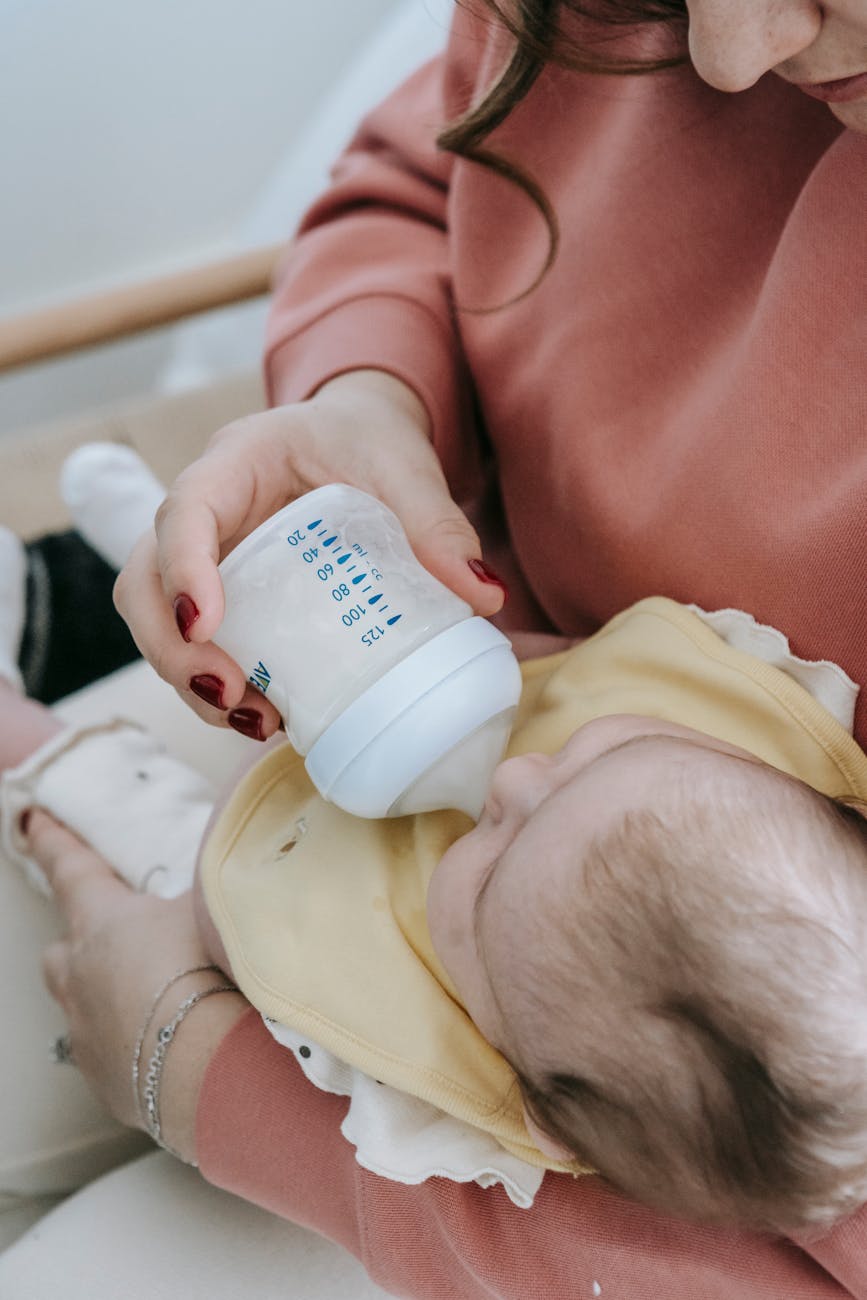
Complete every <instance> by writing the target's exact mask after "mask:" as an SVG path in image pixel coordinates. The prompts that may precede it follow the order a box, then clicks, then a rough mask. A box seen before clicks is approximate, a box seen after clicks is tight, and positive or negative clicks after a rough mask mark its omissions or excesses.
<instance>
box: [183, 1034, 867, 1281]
mask: <svg viewBox="0 0 867 1300" xmlns="http://www.w3.org/2000/svg"><path fill="white" fill-rule="evenodd" d="M347 1104H348V1103H347V1101H346V1099H345V1098H340V1097H334V1096H331V1095H329V1094H326V1093H323V1092H320V1091H318V1089H316V1088H315V1087H314V1086H313V1085H312V1084H311V1083H310V1082H309V1081H308V1080H307V1079H306V1078H305V1076H304V1074H303V1072H302V1071H301V1069H300V1067H299V1066H298V1064H297V1062H296V1060H295V1058H294V1057H293V1055H292V1054H291V1053H290V1052H288V1051H286V1050H285V1049H284V1048H282V1047H280V1046H279V1045H278V1044H277V1043H276V1042H275V1041H274V1039H273V1038H272V1037H271V1035H270V1034H269V1033H268V1032H267V1030H266V1029H265V1027H264V1025H263V1024H262V1022H261V1019H260V1017H259V1016H258V1014H257V1013H256V1012H255V1011H250V1012H248V1014H247V1015H245V1016H244V1017H242V1019H241V1020H240V1021H239V1022H238V1023H237V1025H236V1026H235V1027H234V1028H233V1029H232V1030H231V1031H230V1032H229V1034H227V1036H226V1037H225V1038H224V1039H223V1042H222V1043H221V1044H220V1046H219V1047H218V1049H217V1051H216V1053H215V1055H214V1058H213V1060H212V1061H211V1063H210V1066H209V1067H208V1070H207V1072H206V1075H205V1080H204V1083H203V1085H202V1089H201V1093H200V1097H199V1104H198V1114H197V1132H196V1137H197V1149H198V1156H199V1163H200V1168H201V1171H202V1174H203V1175H204V1177H205V1178H207V1179H208V1181H209V1182H211V1183H214V1184H215V1185H216V1186H218V1187H223V1188H225V1189H226V1190H228V1191H231V1192H234V1193H235V1194H237V1195H238V1196H241V1197H243V1198H244V1199H245V1200H248V1201H251V1202H253V1203H255V1204H257V1205H260V1206H263V1207H264V1208H265V1209H267V1210H270V1211H271V1212H273V1213H274V1214H277V1215H280V1216H281V1217H283V1218H286V1219H291V1220H292V1221H293V1222H295V1223H299V1224H302V1225H303V1226H306V1227H308V1228H312V1229H314V1230H315V1231H317V1232H319V1233H321V1234H322V1235H324V1236H327V1237H329V1238H331V1239H332V1240H333V1241H336V1242H339V1243H340V1244H341V1245H342V1246H344V1247H345V1248H346V1249H347V1250H349V1251H351V1252H352V1253H353V1254H354V1255H356V1256H357V1257H358V1258H359V1259H360V1260H361V1262H362V1263H363V1264H364V1266H365V1268H366V1269H367V1271H368V1273H369V1274H370V1276H371V1277H372V1278H373V1279H374V1281H376V1282H377V1283H378V1284H379V1285H380V1286H382V1287H383V1288H384V1289H385V1290H386V1291H389V1292H391V1293H392V1294H395V1295H401V1296H406V1297H408V1300H550V1297H552V1296H555V1297H557V1300H585V1297H587V1298H589V1297H594V1296H596V1297H601V1300H606V1297H608V1296H611V1297H614V1296H621V1297H627V1298H628V1300H635V1298H636V1297H646V1296H665V1297H666V1300H696V1297H698V1296H701V1297H702V1300H732V1297H735V1296H736V1297H737V1298H738V1300H780V1297H782V1296H785V1297H786V1298H787V1300H845V1297H855V1298H856V1300H867V1258H865V1251H864V1249H863V1247H864V1227H863V1225H862V1222H861V1220H860V1219H859V1218H858V1217H856V1218H855V1219H853V1220H851V1221H850V1223H849V1224H848V1225H844V1229H843V1230H838V1232H837V1234H832V1238H826V1239H825V1244H824V1245H823V1243H820V1242H817V1243H814V1244H813V1245H812V1246H810V1247H809V1248H801V1247H799V1246H798V1245H796V1244H794V1243H793V1242H790V1241H782V1240H780V1241H773V1240H770V1239H767V1238H763V1237H760V1236H757V1235H753V1234H749V1233H740V1232H736V1231H733V1230H723V1229H714V1228H704V1227H697V1226H695V1225H691V1224H687V1223H682V1222H678V1221H676V1220H674V1219H668V1218H665V1217H664V1216H662V1215H659V1214H656V1213H654V1212H653V1211H652V1210H648V1209H645V1208H643V1207H641V1206H638V1205H635V1204H633V1203H631V1202H629V1201H626V1200H625V1199H624V1198H623V1197H621V1196H619V1195H617V1193H615V1192H613V1191H612V1190H611V1189H610V1188H607V1187H606V1186H605V1185H604V1184H603V1183H602V1181H601V1180H600V1179H597V1178H578V1179H574V1178H572V1177H571V1176H569V1175H566V1174H548V1175H546V1177H545V1179H544V1181H543V1183H542V1187H541V1189H540V1191H539V1193H538V1194H537V1196H536V1200H535V1203H534V1205H533V1206H532V1208H531V1209H529V1210H521V1209H518V1208H517V1207H516V1206H515V1205H513V1204H512V1202H511V1201H510V1200H509V1199H508V1197H507V1196H506V1194H505V1193H504V1192H503V1190H502V1188H490V1189H488V1190H483V1189H482V1188H480V1187H478V1186H477V1185H476V1184H475V1183H470V1184H457V1183H453V1182H449V1181H447V1180H445V1179H439V1178H433V1179H429V1180H428V1181H427V1182H425V1183H422V1184H420V1185H414V1186H405V1185H404V1184H402V1183H396V1182H392V1181H390V1180H387V1179H384V1178H381V1177H378V1176H377V1175H375V1174H372V1173H370V1172H368V1171H367V1170H365V1169H363V1168H361V1166H359V1165H358V1164H357V1162H356V1161H355V1158H354V1150H353V1148H352V1147H351V1146H350V1144H349V1143H348V1142H347V1141H346V1139H345V1138H344V1137H343V1136H342V1135H341V1133H340V1124H341V1121H342V1119H343V1116H344V1115H345V1113H346V1108H347Z"/></svg>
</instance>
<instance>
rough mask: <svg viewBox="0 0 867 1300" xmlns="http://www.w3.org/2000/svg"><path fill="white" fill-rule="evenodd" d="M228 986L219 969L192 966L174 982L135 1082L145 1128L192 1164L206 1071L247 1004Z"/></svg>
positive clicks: (161, 1001) (160, 1005) (157, 1014)
mask: <svg viewBox="0 0 867 1300" xmlns="http://www.w3.org/2000/svg"><path fill="white" fill-rule="evenodd" d="M227 985H228V981H227V980H226V979H225V977H224V976H223V975H222V974H221V972H219V971H212V972H210V973H207V972H204V971H191V972H190V973H189V974H188V975H185V976H183V977H182V978H181V979H179V980H176V981H174V982H173V983H172V985H171V992H170V993H168V992H167V993H166V995H165V996H164V997H161V998H160V999H159V1003H158V1005H157V1007H156V1009H155V1012H154V1014H153V1017H152V1020H151V1023H150V1024H149V1025H148V1027H147V1030H146V1032H145V1035H144V1038H143V1040H142V1041H141V1047H140V1050H139V1055H140V1061H141V1065H140V1068H139V1070H138V1074H139V1078H138V1080H137V1085H136V1086H137V1088H138V1093H139V1099H140V1100H141V1103H142V1106H141V1113H142V1118H143V1121H144V1124H145V1127H147V1128H148V1129H149V1131H150V1132H151V1134H152V1135H156V1136H158V1140H159V1141H160V1143H161V1144H162V1145H163V1146H165V1147H167V1148H169V1149H170V1150H171V1151H173V1152H175V1153H176V1154H177V1155H179V1156H180V1157H181V1159H183V1160H186V1161H187V1162H188V1163H190V1164H194V1163H195V1162H196V1144H195V1128H196V1106H197V1104H198V1098H199V1091H200V1089H201V1086H202V1082H203V1080H204V1077H205V1072H206V1070H207V1068H208V1064H209V1063H210V1060H211V1057H212V1056H213V1054H214V1052H215V1051H216V1049H217V1047H218V1046H219V1044H220V1042H221V1041H222V1039H223V1037H224V1036H225V1035H226V1034H227V1033H228V1032H229V1030H230V1029H232V1027H233V1026H234V1025H235V1024H236V1023H237V1021H238V1020H239V1019H240V1018H241V1016H242V1015H243V1014H244V1012H245V1011H246V1010H247V1007H248V1005H249V1004H248V1003H247V1001H246V999H245V998H244V997H243V995H242V994H240V993H238V992H236V991H235V990H234V989H233V988H230V989H229V990H228V991H226V986H227ZM212 990H219V996H212V994H211V991H212ZM167 1027H168V1028H169V1029H170V1030H171V1037H170V1039H169V1041H168V1042H166V1041H165V1030H166V1028H167ZM161 1030H162V1031H163V1040H162V1041H161V1038H160V1031H161ZM149 1093H150V1096H148V1094H149ZM154 1121H156V1133H155V1131H154Z"/></svg>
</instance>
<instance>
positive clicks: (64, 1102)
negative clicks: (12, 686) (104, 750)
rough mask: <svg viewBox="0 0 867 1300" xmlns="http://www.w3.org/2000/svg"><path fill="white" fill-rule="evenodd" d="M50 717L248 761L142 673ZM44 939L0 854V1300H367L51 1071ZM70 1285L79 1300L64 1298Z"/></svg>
mask: <svg viewBox="0 0 867 1300" xmlns="http://www.w3.org/2000/svg"><path fill="white" fill-rule="evenodd" d="M58 711H59V712H60V713H61V714H62V715H63V716H64V717H65V718H66V719H67V720H68V721H70V722H74V723H82V722H87V721H94V720H97V719H101V718H107V717H110V716H116V715H119V714H120V715H123V716H127V717H131V718H132V719H134V720H137V721H140V722H143V723H146V725H148V726H149V727H150V729H151V730H152V731H154V732H155V733H156V734H157V735H158V736H159V737H160V738H161V739H162V740H164V741H165V742H166V744H167V745H168V747H169V748H170V749H171V750H172V752H173V753H175V754H177V755H178V756H179V757H181V758H183V759H185V760H186V761H187V762H189V763H191V764H192V765H193V766H196V767H198V768H200V770H203V771H204V772H205V773H206V774H207V775H208V776H210V777H211V778H213V779H214V780H215V781H220V780H223V779H225V778H226V777H227V776H228V775H229V774H231V772H232V771H233V770H234V769H235V768H236V766H237V764H238V761H239V758H242V757H243V756H244V755H249V753H250V742H245V741H243V740H242V739H241V738H240V737H238V736H236V735H235V734H234V733H233V732H219V733H217V732H214V731H213V730H212V729H208V728H206V727H205V726H204V724H203V723H201V722H200V721H199V720H198V719H197V718H196V717H195V716H194V715H193V714H192V713H191V712H190V711H189V710H188V709H186V708H185V707H184V706H183V705H182V704H181V703H180V701H179V700H178V699H177V697H176V695H175V694H174V692H173V691H172V690H170V689H169V688H168V687H166V686H165V685H164V684H163V683H162V682H159V681H158V679H156V678H155V677H154V675H153V674H152V672H151V671H150V669H148V668H146V667H145V666H144V665H141V664H137V665H133V666H132V667H130V668H127V669H124V670H122V671H121V672H120V673H118V674H115V676H114V677H113V678H110V679H108V680H107V681H105V682H101V683H99V684H97V685H96V686H94V687H91V688H88V689H87V690H86V691H82V692H80V693H79V694H78V695H76V696H74V697H72V698H71V699H70V700H68V701H64V703H63V704H62V705H61V706H60V707H59V710H58ZM58 934H59V924H58V919H57V915H56V913H55V910H54V907H53V905H52V903H51V901H50V900H48V899H45V898H43V897H41V896H40V895H38V894H36V893H34V891H33V890H32V889H31V888H30V887H29V886H28V885H27V884H26V882H25V880H24V878H23V876H22V875H21V873H20V872H19V870H18V869H17V868H16V867H14V866H12V865H11V864H10V863H9V862H7V861H6V860H5V859H4V858H2V857H0V1041H2V1044H3V1048H2V1055H3V1062H4V1065H3V1068H2V1070H0V1251H2V1250H3V1248H4V1247H9V1249H6V1250H5V1251H4V1253H3V1254H2V1255H0V1300H5V1298H6V1297H7V1296H8V1297H10V1300H11V1297H13V1296H14V1297H15V1300H24V1298H25V1297H31V1296H32V1297H42V1296H45V1297H49V1296H50V1297H52V1300H53V1297H54V1296H56V1295H58V1294H61V1293H62V1294H65V1295H76V1294H81V1295H85V1294H86V1295H87V1296H88V1297H93V1298H94V1300H98V1297H99V1296H101V1295H104V1296H106V1297H109V1296H110V1297H112V1300H113V1298H114V1297H115V1296H117V1295H121V1294H122V1295H124V1297H126V1298H128V1300H136V1298H137V1297H138V1296H139V1295H141V1296H142V1298H144V1297H145V1296H147V1297H148V1300H151V1298H152V1297H154V1296H157V1295H161V1294H165V1295H167V1296H168V1295H172V1296H174V1295H190V1296H195V1295H197V1294H199V1293H201V1294H202V1295H203V1296H204V1295H207V1296H208V1297H209V1300H219V1297H220V1296H222V1295H224V1294H225V1295H226V1296H227V1297H228V1296H230V1295H231V1296H232V1297H234V1296H235V1295H237V1294H238V1292H239V1289H240V1288H241V1287H244V1288H247V1287H248V1286H250V1284H251V1283H252V1287H251V1289H252V1290H253V1291H254V1292H255V1294H257V1295H260V1296H262V1297H264V1298H267V1297H268V1296H270V1295H272V1294H273V1295H274V1296H277V1295H280V1296H281V1297H285V1296H290V1295H293V1294H297V1295H298V1296H304V1297H310V1300H313V1298H314V1297H315V1300H332V1298H333V1300H338V1297H340V1300H343V1298H344V1297H348V1296H351V1297H353V1300H364V1298H365V1297H367V1296H368V1295H369V1296H371V1297H373V1296H380V1295H382V1294H383V1293H382V1292H380V1291H379V1290H378V1289H377V1288H374V1287H372V1284H369V1283H368V1282H367V1280H366V1279H365V1277H364V1274H363V1271H362V1270H361V1268H360V1266H359V1265H358V1264H357V1263H356V1262H355V1261H354V1260H352V1259H351V1258H350V1257H349V1256H348V1255H346V1254H345V1253H344V1252H343V1251H342V1250H340V1249H339V1248H338V1247H336V1246H333V1245H331V1244H330V1243H328V1242H325V1241H322V1240H320V1239H319V1238H316V1237H314V1236H313V1235H312V1234H310V1233H308V1232H305V1231H303V1230H301V1229H298V1228H295V1227H294V1225H290V1224H287V1223H285V1222H284V1221H283V1220H281V1219H278V1218H275V1217H274V1216H272V1215H269V1214H267V1213H265V1212H264V1211H262V1210H259V1209H256V1208H254V1207H253V1206H250V1205H247V1204H245V1203H244V1202H242V1201H239V1200H237V1199H236V1198H235V1197H232V1196H229V1195H228V1194H227V1193H225V1192H221V1191H218V1190H216V1189H215V1188H213V1187H211V1186H209V1185H208V1184H207V1183H205V1182H204V1180H203V1179H202V1178H201V1177H200V1176H199V1175H198V1173H197V1172H196V1171H195V1170H191V1169H188V1168H187V1167H186V1166H184V1165H181V1164H179V1163H178V1162H177V1161H175V1160H173V1159H172V1158H171V1157H169V1156H167V1155H165V1154H164V1153H162V1152H159V1153H154V1152H152V1153H151V1154H150V1155H147V1156H144V1157H143V1158H140V1159H134V1157H137V1156H141V1153H142V1152H143V1151H148V1149H149V1143H148V1142H147V1140H146V1139H145V1138H144V1137H143V1136H142V1135H141V1134H139V1133H133V1132H130V1131H129V1130H127V1129H123V1128H121V1127H120V1126H119V1125H118V1124H116V1123H115V1121H114V1120H112V1119H111V1118H110V1117H109V1116H108V1115H106V1114H105V1112H104V1111H103V1110H102V1109H101V1108H100V1107H99V1105H98V1104H97V1103H96V1101H95V1100H94V1099H93V1098H92V1097H91V1095H90V1093H89V1092H88V1090H87V1088H86V1087H85V1085H84V1083H83V1081H82V1079H81V1077H80V1076H79V1075H78V1073H77V1071H76V1070H75V1069H74V1067H72V1066H70V1065H58V1064H55V1063H54V1062H53V1060H52V1059H51V1052H50V1049H51V1044H52V1043H53V1041H54V1039H55V1038H56V1037H57V1036H58V1035H60V1034H62V1033H63V1032H64V1029H65V1025H64V1020H63V1014H62V1012H61V1011H60V1009H59V1008H58V1007H57V1006H56V1005H55V1004H54V1003H53V1002H52V1000H51V999H50V998H49V996H48V994H47V992H46V991H45V989H44V987H43V983H42V975H41V959H42V951H43V949H44V948H45V946H46V944H48V943H50V942H51V941H52V939H54V938H56V937H57V936H58ZM118 1166H123V1167H122V1168H119V1167H118ZM107 1171H113V1172H107ZM103 1174H106V1175H107V1176H106V1177H100V1175H103ZM92 1180H97V1181H92ZM84 1184H89V1185H88V1186H86V1187H85V1186H84ZM77 1188H82V1190H80V1191H77V1192H76V1189H77ZM71 1192H76V1194H75V1195H72V1196H69V1195H68V1194H69V1193H71ZM62 1197H68V1199H65V1200H63V1201H62V1203H61V1204H60V1205H58V1206H57V1208H53V1209H52V1206H54V1205H55V1202H56V1201H57V1200H58V1199H59V1198H62ZM46 1210H49V1211H50V1212H49V1213H48V1214H47V1215H45V1217H40V1216H41V1215H42V1214H43V1213H44V1212H45V1211H46ZM31 1224H33V1225H34V1226H32V1227H30V1225H31ZM28 1228H29V1230H28ZM22 1232H23V1234H24V1235H23V1236H21V1235H20V1234H21V1233H22ZM19 1236H20V1240H18V1241H15V1239H16V1237H19ZM12 1242H15V1244H14V1245H11V1243H12ZM112 1270H114V1272H112ZM73 1279H74V1284H75V1286H77V1287H78V1288H79V1289H78V1291H76V1290H72V1291H70V1286H71V1285H73ZM195 1279H200V1282H199V1284H198V1285H199V1287H200V1290H196V1289H195V1286H196V1285H197V1284H196V1282H195ZM133 1284H134V1285H135V1286H139V1287H140V1290H134V1289H131V1288H132V1285H133ZM221 1286H222V1287H224V1290H222V1291H221V1290H220V1287H221Z"/></svg>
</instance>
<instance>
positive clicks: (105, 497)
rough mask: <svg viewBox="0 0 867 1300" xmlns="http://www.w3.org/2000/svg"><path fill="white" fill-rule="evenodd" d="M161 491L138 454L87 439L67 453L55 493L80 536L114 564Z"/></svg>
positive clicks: (148, 522)
mask: <svg viewBox="0 0 867 1300" xmlns="http://www.w3.org/2000/svg"><path fill="white" fill-rule="evenodd" d="M165 494H166V490H165V488H164V487H163V485H162V483H160V481H159V480H158V479H157V478H156V477H155V476H154V474H153V473H152V472H151V470H150V469H149V468H148V466H147V465H146V464H145V462H144V461H143V460H142V458H141V456H139V455H138V453H137V452H134V451H133V449H132V447H126V446H124V445H123V444H122V443H117V442H89V443H86V444H85V445H84V446H83V447H77V448H76V450H75V451H74V452H72V454H71V455H70V456H67V458H66V461H65V463H64V465H63V469H62V470H61V472H60V495H61V496H62V497H63V500H64V501H65V503H66V506H67V508H68V510H69V513H70V515H71V516H72V521H73V523H74V524H75V527H76V528H77V529H78V531H79V533H81V536H82V537H83V538H84V539H85V540H86V541H87V542H89V544H90V545H91V546H92V547H93V549H94V550H95V551H96V553H97V554H98V555H101V556H102V558H103V559H104V560H105V561H106V563H107V564H110V565H111V567H112V568H113V569H117V570H120V569H122V568H123V566H124V565H125V564H126V562H127V560H128V559H129V553H130V551H131V550H132V548H133V546H134V545H135V543H136V542H137V541H138V539H139V537H141V535H142V533H143V532H145V531H146V530H147V529H149V528H150V527H151V526H152V524H153V521H154V515H155V514H156V511H157V507H158V506H159V504H160V502H161V501H162V499H163V497H164V496H165Z"/></svg>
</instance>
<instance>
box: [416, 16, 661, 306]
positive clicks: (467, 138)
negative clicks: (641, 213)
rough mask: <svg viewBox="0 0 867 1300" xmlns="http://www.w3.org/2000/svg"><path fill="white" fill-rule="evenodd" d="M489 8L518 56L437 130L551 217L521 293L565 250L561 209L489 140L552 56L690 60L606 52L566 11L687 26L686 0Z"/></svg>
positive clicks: (633, 23)
mask: <svg viewBox="0 0 867 1300" xmlns="http://www.w3.org/2000/svg"><path fill="white" fill-rule="evenodd" d="M481 2H482V3H483V4H484V5H485V7H486V8H487V9H489V10H490V11H491V13H492V14H493V15H494V16H495V17H496V18H497V20H498V21H499V22H501V23H502V24H503V26H504V27H506V29H507V30H508V31H509V32H510V33H511V35H512V36H513V37H514V41H515V45H514V49H513V51H512V56H511V58H510V60H509V62H508V63H507V65H506V67H505V68H504V69H503V71H502V73H501V74H500V76H499V77H498V78H497V80H496V81H495V83H494V84H493V86H491V88H490V90H489V91H488V93H487V94H486V95H485V96H484V98H483V99H482V100H481V101H480V103H478V104H476V105H474V106H472V107H470V108H469V109H468V110H467V111H466V112H465V113H464V114H463V115H462V116H461V117H459V118H458V119H457V121H455V122H450V123H449V124H448V126H446V127H445V129H444V130H443V131H441V132H440V134H439V136H438V138H437V144H438V145H439V147H440V148H441V149H446V150H448V151H449V152H450V153H454V154H457V155H458V157H460V158H465V159H467V160H468V161H471V162H477V163H480V164H481V165H482V166H483V167H487V168H488V169H489V170H490V171H493V172H496V174H497V175H498V176H503V177H504V178H505V179H506V180H510V181H513V182H514V183H515V184H516V185H519V186H520V187H521V189H523V190H524V191H525V193H526V194H528V195H529V197H530V198H531V199H532V201H533V202H534V203H535V204H536V206H537V207H538V208H539V211H540V212H541V214H542V216H543V217H544V220H545V224H546V225H547V227H548V233H549V236H550V242H549V248H548V256H547V258H546V259H545V264H544V266H543V267H542V269H541V271H540V272H539V275H538V276H537V277H536V279H535V280H534V281H533V284H532V285H530V286H529V287H528V288H527V289H526V290H525V291H524V293H522V294H520V295H519V296H518V298H516V299H514V301H516V302H517V301H519V300H520V299H521V298H523V297H525V296H526V294H528V293H530V291H531V290H532V289H534V288H535V287H536V285H537V284H538V283H539V281H540V280H541V279H542V277H543V276H544V274H545V272H546V271H547V270H548V269H549V267H550V266H551V264H552V262H553V261H554V258H555V257H556V255H557V246H558V243H559V230H558V225H557V217H556V214H555V212H554V209H553V207H552V206H551V203H550V202H549V200H548V198H547V196H546V194H545V192H544V190H543V189H542V188H541V186H539V185H538V184H537V182H536V181H535V180H534V179H533V177H532V176H530V175H529V174H528V173H527V172H526V171H524V170H523V168H521V167H519V166H517V165H516V164H515V163H513V162H511V161H510V160H509V159H508V158H505V157H503V156H502V155H501V154H498V153H496V152H495V151H494V150H492V149H488V148H486V146H485V144H484V141H485V140H486V139H487V137H488V136H489V135H490V134H491V132H492V131H493V130H495V129H496V127H498V126H499V125H500V124H501V123H502V122H503V121H504V120H505V119H506V117H508V115H509V113H511V111H512V109H513V108H514V107H515V106H516V105H517V104H519V103H520V102H521V100H522V99H524V97H525V96H526V95H527V94H528V92H529V91H530V89H531V88H532V86H533V84H534V83H535V82H536V80H537V79H538V77H539V74H540V73H541V72H542V70H543V68H544V67H545V65H546V64H547V63H557V64H559V65H560V66H561V67H566V68H572V69H574V70H575V71H579V72H597V73H603V74H607V75H609V76H633V75H636V74H638V73H648V72H658V71H661V70H662V69H663V68H671V67H675V66H677V65H679V64H681V63H683V61H684V58H685V55H684V54H675V55H672V56H671V57H669V58H661V59H647V60H638V59H628V58H618V57H606V54H605V45H604V40H599V41H597V42H595V43H594V44H593V45H592V46H590V45H589V44H588V43H587V41H586V39H582V38H581V37H575V36H570V35H567V34H566V31H565V30H564V28H565V26H567V25H568V23H564V21H563V20H564V18H565V19H567V20H568V19H569V18H570V17H572V18H577V19H579V20H580V19H584V20H585V25H584V30H585V31H586V30H587V22H588V21H589V22H592V24H593V28H594V30H595V31H596V32H597V33H600V34H604V32H605V31H606V29H608V30H616V29H618V28H620V29H624V28H632V29H634V28H637V27H639V26H641V25H646V24H657V25H663V24H667V25H668V26H670V27H675V26H676V27H678V28H680V29H682V30H684V31H685V23H686V3H685V0H596V3H587V0H585V2H584V3H582V2H581V0H514V3H513V4H504V3H503V2H502V0H481Z"/></svg>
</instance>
